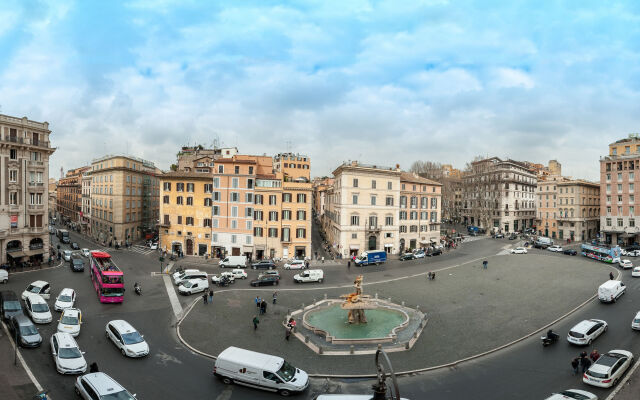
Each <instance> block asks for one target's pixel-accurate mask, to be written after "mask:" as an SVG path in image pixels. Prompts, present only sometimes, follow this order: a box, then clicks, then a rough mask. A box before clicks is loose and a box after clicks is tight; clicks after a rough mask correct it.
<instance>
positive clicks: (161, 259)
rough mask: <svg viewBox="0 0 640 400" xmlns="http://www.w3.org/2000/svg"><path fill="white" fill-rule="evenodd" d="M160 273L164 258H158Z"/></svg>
mask: <svg viewBox="0 0 640 400" xmlns="http://www.w3.org/2000/svg"><path fill="white" fill-rule="evenodd" d="M159 260H160V273H162V263H163V262H164V257H162V256H160V258H159Z"/></svg>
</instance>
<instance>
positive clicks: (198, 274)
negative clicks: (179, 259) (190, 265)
mask: <svg viewBox="0 0 640 400" xmlns="http://www.w3.org/2000/svg"><path fill="white" fill-rule="evenodd" d="M191 279H202V280H205V281H206V280H207V273H206V272H203V271H199V270H197V269H196V270H189V269H188V270H185V271H184V274H181V275H178V276H177V277H175V278H173V283H175V284H176V285H179V284H180V283H181V282H184V281H188V280H191Z"/></svg>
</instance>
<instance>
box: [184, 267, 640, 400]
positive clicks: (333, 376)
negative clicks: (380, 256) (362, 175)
mask: <svg viewBox="0 0 640 400" xmlns="http://www.w3.org/2000/svg"><path fill="white" fill-rule="evenodd" d="M490 257H495V256H490ZM486 258H489V257H481V258H478V259H474V260H471V261H468V262H465V263H463V264H456V265H453V266H449V267H445V268H441V269H437V270H434V271H436V272H440V271H446V270H448V269H452V268H456V267H459V266H462V265H465V264H469V263H472V262H476V261H478V260H483V259H486ZM607 266H608V267H610V268H614V267H613V265H609V264H607ZM615 270H616V271H617V273H618V275H617V276H616V280H618V279H619V278H620V276H621V275H622V271H620V270H618V269H615ZM426 274H427V273H426V272H425V273H419V274H414V275H409V276H405V277H400V278H394V279H391V280H389V281H382V282H373V283H369V285H373V284H376V283H378V284H380V283H386V282H392V281H396V280H401V279H407V278H413V277H416V276H420V275H426ZM365 285H367V284H365ZM344 287H351V285H347V286H337V287H330V288H326V289H340V288H344ZM323 289H325V288H323ZM247 290H260V289H224V290H220V291H218V292H216V293H219V292H227V291H247ZM284 290H308V289H284ZM311 290H313V288H312V289H311ZM597 296H598V294H597V293H596V294H594V295H593V296H591V297H589V298H588V299H587V300H585V301H583V302H582V303H580V304H579V305H578V306H576V307H575V308H573V309H572V310H569V311H568V312H567V313H565V314H564V315H561V316H560V317H558V318H556V319H555V320H553V321H551V322H550V323H548V324H546V325H544V326H542V327H541V328H538V329H536V330H535V331H533V332H531V333H528V334H526V335H525V336H522V337H520V338H518V339H515V340H513V341H511V342H509V343H506V344H503V345H501V346H498V347H495V348H493V349H490V350H487V351H484V352H482V353H479V354H474V355H472V356H469V357H465V358H462V359H460V360H456V361H452V362H449V363H445V364H440V365H435V366H433V367H426V368H418V369H413V370H408V371H398V372H396V373H395V375H396V376H402V375H412V374H417V373H421V372H429V371H434V370H437V369H442V368H449V367H454V366H456V365H458V364H461V363H463V362H467V361H472V360H475V359H477V358H480V357H483V356H486V355H489V354H492V353H496V352H498V351H500V350H503V349H505V348H507V347H511V346H513V345H514V344H517V343H520V342H522V341H524V340H526V339H528V338H530V337H531V336H533V335H536V334H538V333H540V332H542V331H543V330H545V329H547V328H548V327H550V326H552V325H553V324H556V323H558V322H560V321H561V320H563V319H565V318H567V317H568V316H569V315H571V314H573V313H575V312H576V311H578V310H579V309H581V308H582V307H584V306H585V305H587V304H588V303H590V302H591V301H593V300H594V299H595V298H596V297H597ZM198 301H199V299H195V300H194V301H193V303H192V304H191V305H190V306H189V308H188V309H187V310H186V311H185V312H184V314H183V315H182V317H181V318H180V320H179V321H178V322H177V323H176V333H177V334H178V338H179V339H180V342H182V344H184V345H185V346H186V347H187V348H188V349H189V350H191V351H192V352H194V353H196V354H200V355H202V356H204V357H207V358H210V359H212V360H216V359H217V357H216V356H214V355H211V354H209V353H205V352H203V351H201V350H198V349H196V348H195V347H193V346H191V345H190V344H188V343H187V342H186V341H185V340H184V339H183V337H182V335H181V334H180V325H181V324H182V321H183V320H184V319H185V318H186V317H187V315H188V314H189V313H190V312H191V310H192V309H193V307H194V306H195V305H196V303H197V302H198ZM639 364H640V360H638V361H637V362H636V364H635V365H634V366H633V369H634V370H635V369H636V368H638V365H639ZM632 372H633V371H630V372H629V373H628V374H627V375H626V376H625V379H624V380H623V381H622V382H620V384H618V386H617V387H618V388H620V387H622V384H623V383H625V382H626V380H628V379H629V377H630V376H631V374H632ZM308 376H309V377H310V378H347V379H351V378H355V379H358V378H376V377H377V376H378V375H377V374H361V375H346V374H344V375H340V374H338V375H331V374H308ZM615 393H617V391H614V392H612V394H611V395H610V396H609V397H607V399H606V400H611V399H613V395H614V394H615Z"/></svg>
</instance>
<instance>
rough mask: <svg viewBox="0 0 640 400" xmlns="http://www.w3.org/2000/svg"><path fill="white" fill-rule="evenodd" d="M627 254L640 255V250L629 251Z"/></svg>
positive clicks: (631, 255)
mask: <svg viewBox="0 0 640 400" xmlns="http://www.w3.org/2000/svg"><path fill="white" fill-rule="evenodd" d="M623 255H624V254H623ZM626 255H627V256H629V257H638V256H640V250H631V251H627V254H626Z"/></svg>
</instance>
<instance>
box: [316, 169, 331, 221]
mask: <svg viewBox="0 0 640 400" xmlns="http://www.w3.org/2000/svg"><path fill="white" fill-rule="evenodd" d="M311 186H312V189H313V194H312V201H311V202H312V206H311V208H312V210H313V213H314V215H315V216H316V217H317V218H318V220H322V219H323V217H324V211H325V208H326V201H327V190H329V188H331V187H333V178H327V177H323V178H315V179H314V180H313V182H312V184H311Z"/></svg>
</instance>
